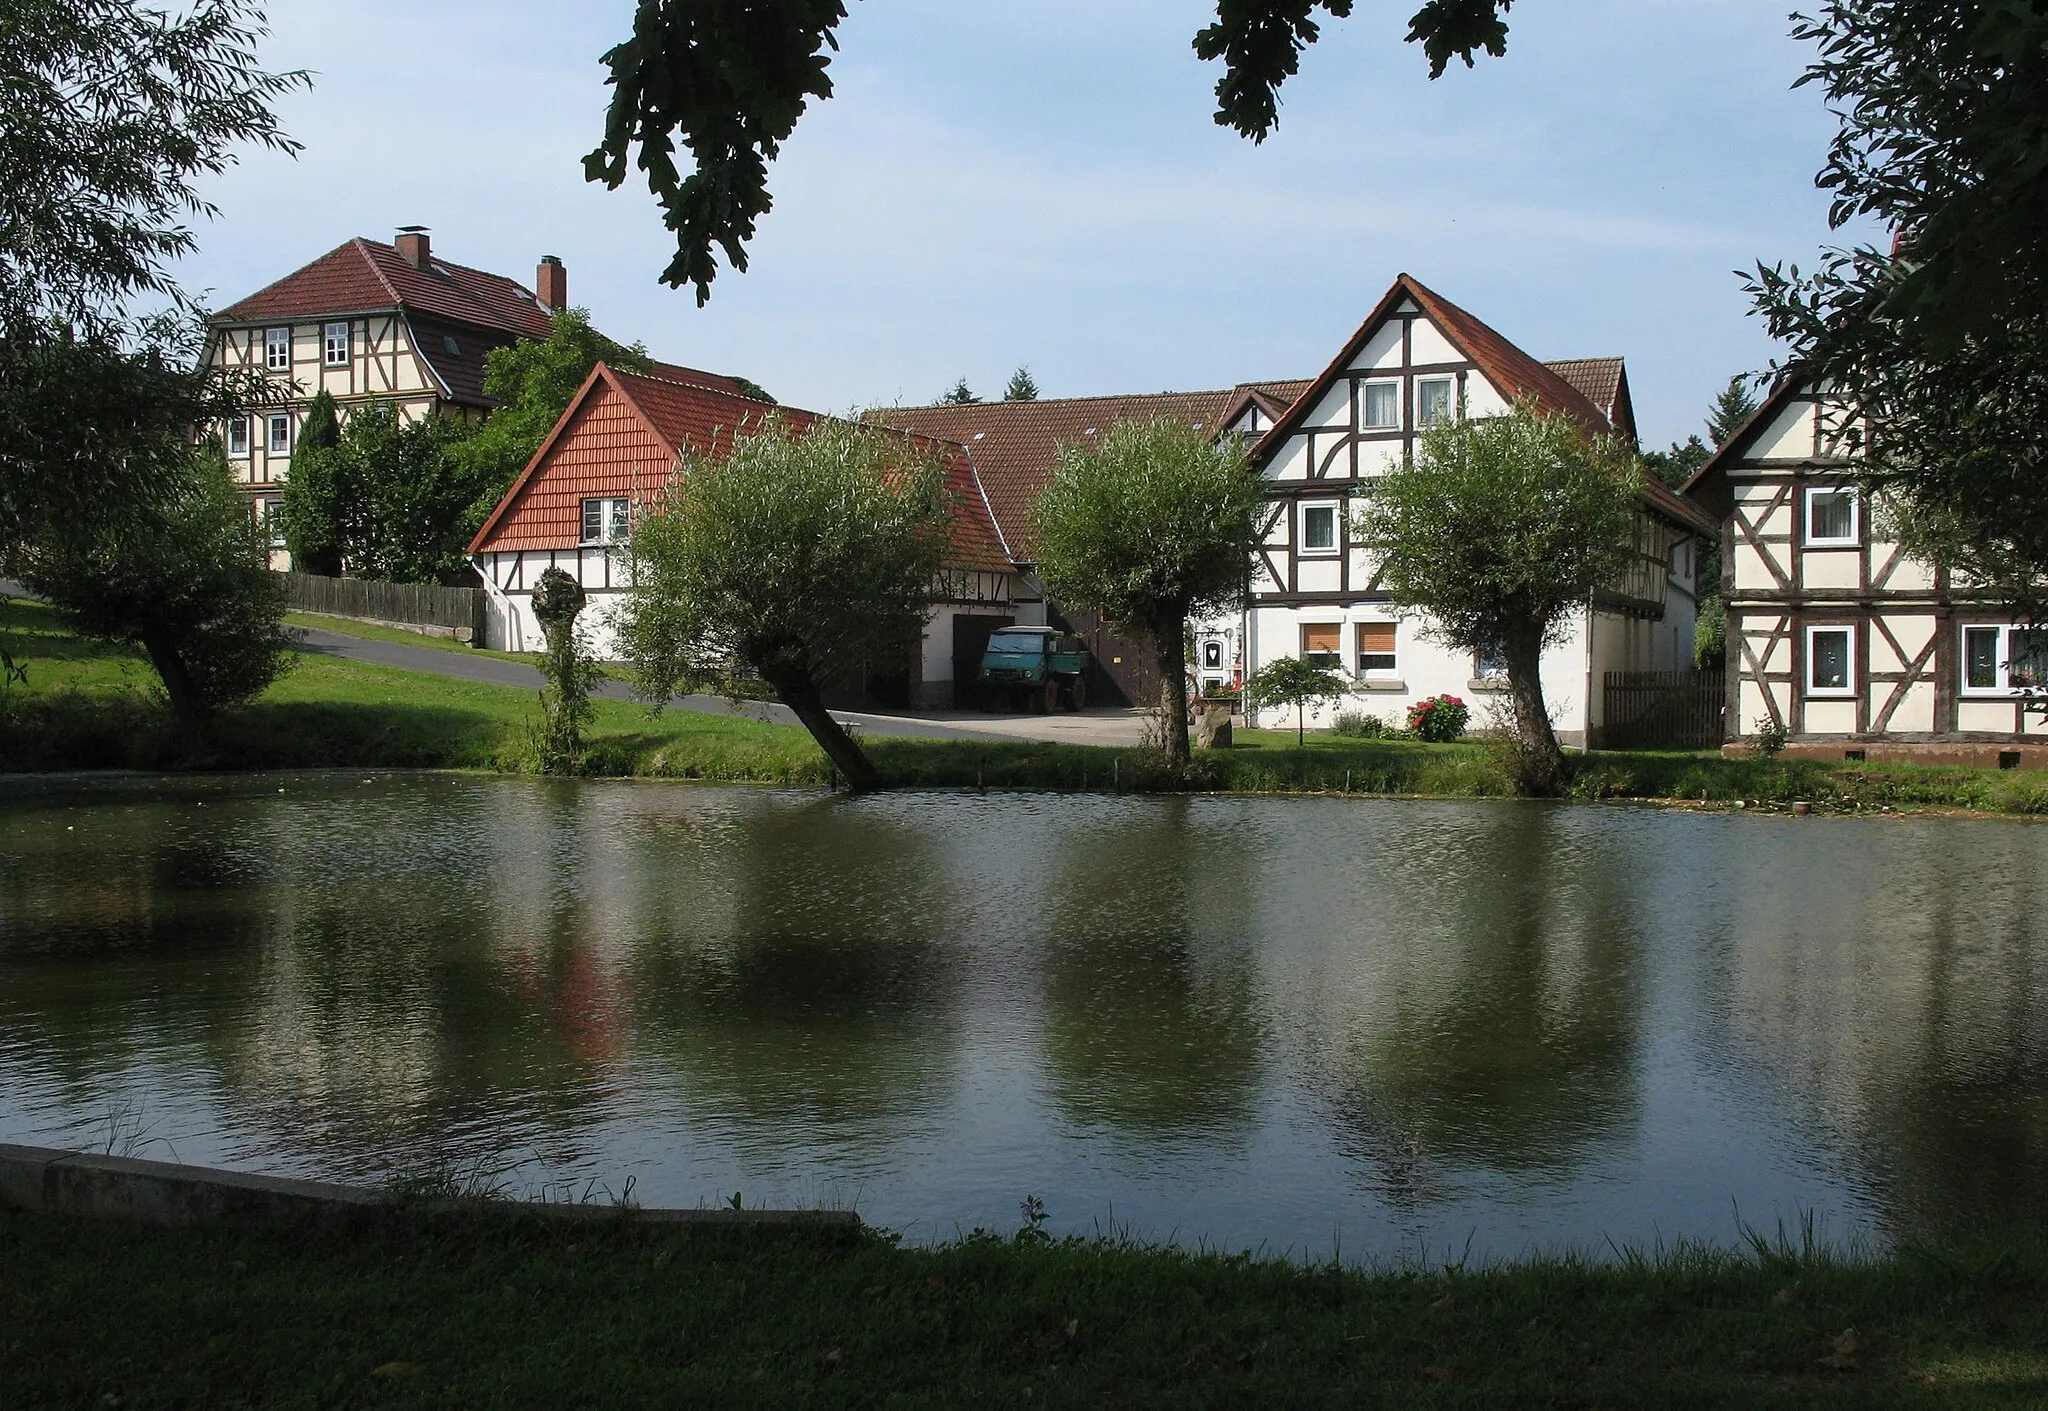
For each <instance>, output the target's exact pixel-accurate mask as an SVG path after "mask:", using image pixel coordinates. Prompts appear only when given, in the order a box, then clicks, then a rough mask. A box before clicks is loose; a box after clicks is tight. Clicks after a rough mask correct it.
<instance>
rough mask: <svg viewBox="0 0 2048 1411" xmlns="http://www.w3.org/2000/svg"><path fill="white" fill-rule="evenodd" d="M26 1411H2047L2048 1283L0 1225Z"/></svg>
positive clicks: (5, 1373) (415, 1223) (1651, 1265)
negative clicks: (842, 1410)
mask: <svg viewBox="0 0 2048 1411" xmlns="http://www.w3.org/2000/svg"><path fill="white" fill-rule="evenodd" d="M0 1270H4V1271H5V1277H4V1278H0V1404H4V1405H7V1406H19V1407H23V1408H28V1407H60V1406H61V1407H80V1408H94V1407H113V1408H123V1411H144V1409H145V1408H155V1407H208V1408H230V1407H255V1406H304V1407H315V1406H410V1407H463V1408H483V1407H536V1408H548V1411H554V1408H559V1407H572V1406H593V1407H595V1406H606V1407H609V1406H719V1407H727V1406H731V1407H771V1406H805V1407H840V1406H845V1407H869V1406H874V1407H880V1406H891V1407H896V1406H900V1407H925V1406H929V1407H956V1406H969V1405H988V1406H1006V1407H1007V1406H1020V1407H1022V1406H1054V1407H1065V1406H1072V1407H1150V1406H1170V1407H1227V1408H1232V1411H1240V1409H1241V1408H1249V1407H1260V1408H1263V1407H1293V1406H1312V1407H1336V1406H1346V1407H1348V1406H1375V1407H1378V1406H1391V1407H1409V1406H1415V1407H1487V1408H1495V1407H1524V1406H1555V1407H1658V1408H1685V1407H1745V1408H1748V1407H1759V1408H1775V1407H1822V1406H1827V1407H1832V1406H1844V1407H1847V1406H1856V1407H2023V1406H2024V1407H2038V1406H2041V1405H2043V1404H2044V1402H2048V1258H2044V1256H2043V1253H2042V1252H2041V1251H2040V1250H2038V1249H2034V1248H2013V1247H2000V1246H1998V1245H1995V1244H1992V1243H1984V1244H1972V1245H1964V1246H1961V1247H1957V1248H1952V1249H1949V1250H1946V1251H1944V1252H1939V1253H1935V1252H1919V1253H1906V1254H1900V1255H1895V1256H1891V1257H1888V1258H1885V1259H1882V1260H1877V1261H1871V1262H1862V1263H1858V1262H1842V1261H1838V1260H1835V1259H1832V1258H1829V1257H1826V1256H1817V1255H1813V1254H1808V1253H1800V1252H1794V1251H1790V1250H1787V1251H1782V1252H1777V1253H1772V1252H1768V1251H1766V1252H1763V1253H1757V1252H1751V1253H1748V1254H1745V1255H1741V1256H1737V1255H1732V1254H1709V1253H1704V1252H1698V1251H1687V1252H1681V1253H1679V1254H1677V1255H1674V1256H1667V1257H1662V1258H1655V1259H1644V1258H1637V1259H1622V1260H1620V1261H1618V1262H1611V1263H1608V1264H1605V1265H1595V1264H1591V1263H1588V1262H1585V1261H1582V1260H1572V1259H1541V1258H1538V1259H1532V1260H1528V1261H1523V1262H1518V1263H1516V1264H1513V1265H1507V1266H1502V1267H1499V1268H1494V1269H1459V1268H1448V1269H1447V1268H1446V1267H1444V1266H1443V1265H1441V1264H1430V1265H1427V1266H1423V1267H1417V1268H1412V1269H1406V1270H1400V1271H1379V1272H1373V1271H1359V1270H1346V1269H1341V1268H1336V1267H1330V1266H1310V1267H1305V1266H1302V1265H1298V1264H1292V1263H1287V1262H1283V1261H1279V1260H1272V1259H1265V1260H1260V1259H1252V1258H1248V1257H1238V1258H1228V1257H1219V1256H1213V1255H1209V1256H1202V1255H1192V1254H1188V1253H1185V1252H1177V1251H1172V1250H1161V1249H1148V1248H1143V1247H1138V1246H1132V1245H1126V1244H1116V1243H1105V1242H1086V1243H1082V1242H1074V1243H1066V1244H1057V1243H1055V1244H1043V1243H1036V1242H1030V1241H1024V1242H1019V1241H1018V1240H1015V1239H1012V1238H999V1237H994V1236H977V1237H970V1238H968V1239H965V1240H962V1241H959V1242H956V1243H954V1244H951V1245H948V1246H945V1247H941V1248H935V1249H916V1248H904V1247H902V1246H900V1245H898V1244H897V1243H895V1242H894V1241H893V1240H892V1239H891V1238H889V1237H887V1236H882V1235H875V1234H859V1235H838V1236H831V1235H824V1234H820V1233H817V1232H786V1231H785V1232H760V1231H744V1230H739V1231H735V1230H689V1229H682V1228H677V1227H672V1226H671V1227H666V1228H664V1227H658V1226H648V1225H632V1224H627V1223H623V1222H618V1221H612V1220H602V1221H598V1222H595V1223H583V1222H578V1223H575V1224H561V1223H549V1222H545V1221H542V1220H540V1219H537V1218H534V1217H532V1216H530V1215H524V1214H521V1213H518V1212H505V1213H499V1214H495V1215H493V1214H473V1215H461V1214H457V1215H443V1216H428V1215H424V1214H410V1213H407V1212H404V1211H392V1212H382V1213H377V1214H372V1215H366V1216H365V1215H358V1216H354V1217H336V1218H335V1219H334V1220H333V1221H332V1222H324V1223H315V1224H305V1225H282V1226H260V1225H259V1226H243V1227H232V1228H230V1227H218V1226H201V1227H186V1228H170V1229H154V1228H145V1227H137V1226H131V1225H127V1224H124V1223H120V1222H116V1221H107V1220H98V1221H95V1220H90V1219H79V1218H70V1217H58V1216H48V1215H29V1214H24V1213H20V1212H14V1213H9V1212H4V1211H0Z"/></svg>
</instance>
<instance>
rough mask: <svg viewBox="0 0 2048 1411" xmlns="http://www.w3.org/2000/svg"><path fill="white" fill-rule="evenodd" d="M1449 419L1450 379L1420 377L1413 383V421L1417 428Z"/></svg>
mask: <svg viewBox="0 0 2048 1411" xmlns="http://www.w3.org/2000/svg"><path fill="white" fill-rule="evenodd" d="M1450 417H1451V379H1450V378H1448V377H1422V378H1417V379H1416V382H1415V421H1416V424H1417V425H1419V426H1434V425H1436V423H1438V422H1440V421H1448V420H1450Z"/></svg>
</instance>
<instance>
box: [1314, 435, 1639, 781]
mask: <svg viewBox="0 0 2048 1411" xmlns="http://www.w3.org/2000/svg"><path fill="white" fill-rule="evenodd" d="M1642 476H1643V471H1642V466H1641V463H1640V462H1639V461H1638V460H1637V459H1636V456H1635V453H1634V452H1633V451H1632V450H1631V449H1629V447H1628V446H1627V445H1626V444H1624V443H1623V442H1622V441H1621V440H1620V439H1619V438H1616V437H1611V436H1600V437H1592V436H1588V435H1587V434H1586V429H1585V428H1584V427H1583V426H1582V425H1580V424H1579V423H1578V422H1576V421H1574V420H1572V419H1571V418H1570V417H1566V416H1561V415H1557V414H1554V413H1546V412H1539V411H1537V410H1536V408H1535V407H1534V405H1533V404H1531V403H1529V402H1526V401H1524V402H1520V403H1517V404H1516V406H1515V407H1514V409H1513V410H1512V411H1510V412H1509V413H1508V414H1507V415H1505V416H1496V417H1485V418H1477V419H1472V420H1466V419H1464V418H1452V419H1450V420H1447V421H1440V422H1437V423H1436V424H1435V425H1433V426H1430V427H1427V428H1425V429H1424V431H1423V433H1422V437H1421V440H1420V442H1419V444H1418V445H1417V448H1416V454H1415V457H1414V459H1413V460H1412V461H1410V462H1408V463H1407V464H1405V465H1400V466H1397V467H1395V468H1394V469H1393V470H1390V471H1388V472H1387V473H1386V474H1385V475H1382V476H1381V477H1379V479H1377V480H1375V481H1374V482H1373V483H1372V486H1371V488H1370V490H1369V491H1368V492H1367V493H1366V494H1365V495H1364V496H1363V497H1362V498H1361V500H1360V502H1359V508H1358V510H1357V512H1356V513H1355V516H1354V523H1353V527H1352V533H1353V536H1354V539H1355V541H1356V542H1357V543H1358V544H1359V545H1360V547H1362V548H1363V549H1364V550H1365V551H1366V552H1367V553H1368V554H1371V555H1373V556H1374V557H1376V558H1377V559H1378V560H1379V562H1380V564H1381V577H1380V583H1381V586H1382V587H1384V588H1385V589H1386V591H1387V592H1388V593H1389V594H1390V595H1391V596H1392V597H1393V599H1394V601H1395V602H1396V603H1398V604H1400V605H1401V606H1402V607H1410V608H1421V609H1423V610H1424V611H1426V612H1427V613H1428V614H1429V615H1430V617H1431V618H1432V619H1433V621H1431V622H1430V623H1429V624H1428V625H1427V626H1425V627H1424V629H1423V630H1424V632H1426V633H1427V634H1428V635H1430V636H1433V637H1435V638H1436V639H1437V640H1439V641H1441V642H1443V643H1445V644H1446V645H1448V646H1450V647H1453V648H1456V649H1459V650H1463V651H1469V652H1473V653H1479V654H1488V655H1490V654H1492V653H1494V652H1498V653H1499V654H1500V657H1501V659H1502V660H1504V661H1505V662H1506V663H1507V673H1508V696H1509V700H1510V702H1511V703H1512V705H1513V708H1514V723H1515V731H1516V734H1517V735H1518V736H1519V739H1520V746H1521V748H1520V751H1519V760H1518V765H1517V774H1518V777H1517V779H1516V781H1515V784H1516V787H1517V788H1518V789H1519V790H1520V791H1521V792H1523V793H1526V794H1534V795H1539V796H1545V795H1552V794H1556V793H1558V792H1560V791H1561V790H1562V788H1563V786H1564V773H1565V770H1564V752H1563V751H1562V750H1561V749H1559V748H1558V744H1557V732H1556V731H1555V730H1554V729H1552V728H1551V724H1550V711H1549V708H1548V707H1547V706H1546V705H1545V703H1544V700H1543V676H1542V665H1543V649H1544V648H1545V647H1546V646H1549V645H1551V644H1553V643H1554V642H1556V641H1557V640H1558V639H1559V638H1561V637H1563V636H1564V635H1565V634H1566V633H1568V632H1569V631H1570V630H1571V628H1572V626H1573V624H1574V622H1575V621H1576V620H1577V616H1578V614H1579V613H1581V612H1583V611H1584V610H1585V608H1586V604H1587V601H1588V599H1589V598H1590V597H1591V595H1592V593H1593V591H1594V590H1595V589H1596V588H1601V587H1604V586H1606V585H1607V584H1609V583H1611V582H1613V581H1614V580H1615V579H1616V578H1618V577H1619V576H1620V574H1621V572H1622V570H1623V569H1624V568H1625V567H1626V566H1627V563H1628V560H1629V555H1630V554H1631V553H1632V552H1633V550H1632V548H1631V538H1630V530H1631V528H1632V527H1633V523H1634V518H1635V514H1636V505H1637V500H1638V497H1639V496H1640V495H1641V493H1642Z"/></svg>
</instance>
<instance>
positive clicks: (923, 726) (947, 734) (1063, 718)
mask: <svg viewBox="0 0 2048 1411" xmlns="http://www.w3.org/2000/svg"><path fill="white" fill-rule="evenodd" d="M300 630H301V631H302V632H304V633H305V638H304V640H303V641H301V642H300V644H299V650H300V651H302V652H306V653H308V654H311V655H314V656H331V657H340V658H343V659H344V660H347V661H359V662H364V663H366V664H368V665H372V666H394V667H399V668H401V669H403V670H406V671H424V672H427V673H429V674H431V675H435V676H448V677H452V678H454V679H456V680H458V681H482V682H487V683H489V684H491V685H494V686H516V687H519V688H520V689H522V690H527V691H538V690H539V689H540V687H541V675H540V673H539V672H538V671H536V670H534V668H532V667H530V666H525V665H522V664H521V663H519V662H513V661H505V660H503V659H502V658H499V657H494V656H487V655H485V654H484V653H482V652H469V651H460V652H457V651H448V650H446V649H444V648H439V647H413V646H407V645H406V644H405V643H402V642H385V641H378V640H373V639H371V638H368V637H351V636H349V635H348V634H347V633H344V632H330V631H328V630H327V629H325V628H321V627H305V628H301V629H300ZM596 694H597V695H599V696H602V697H604V698H605V699H607V700H614V701H630V700H632V699H633V698H634V697H633V693H632V692H631V691H630V690H629V689H628V688H627V686H626V683H625V682H623V681H606V682H605V683H604V684H603V685H602V686H600V687H598V689H597V692H596ZM669 706H670V708H671V709H675V710H694V711H700V712H702V713H704V714H706V715H737V716H741V717H743V718H745V719H748V720H762V721H770V722H773V723H775V724H778V725H795V724H797V718H796V715H795V714H794V713H793V712H792V711H791V710H790V709H789V708H788V707H787V706H781V705H775V704H772V703H770V702H766V701H739V702H737V703H736V702H733V701H729V700H727V699H726V698H725V697H723V696H677V697H675V698H674V699H672V700H670V701H669ZM832 714H833V717H834V718H835V719H837V720H838V721H839V722H840V723H841V724H842V725H852V726H854V727H855V728H856V730H857V732H858V733H860V734H864V735H896V736H907V737H913V738H922V739H927V740H975V739H1005V740H1042V741H1052V742H1059V743H1067V744H1077V745H1134V744H1136V743H1138V740H1139V738H1140V736H1141V735H1142V733H1143V722H1142V720H1141V718H1140V716H1139V714H1138V712H1136V711H1132V710H1122V709H1103V710H1086V711H1080V712H1073V713H1063V714H1056V715H1020V716H1001V715H981V714H979V713H976V712H972V711H946V712H938V713H934V714H933V715H932V716H930V717H922V718H921V717H918V716H904V715H880V714H876V713H873V712H870V711H840V710H835V711H833V712H832Z"/></svg>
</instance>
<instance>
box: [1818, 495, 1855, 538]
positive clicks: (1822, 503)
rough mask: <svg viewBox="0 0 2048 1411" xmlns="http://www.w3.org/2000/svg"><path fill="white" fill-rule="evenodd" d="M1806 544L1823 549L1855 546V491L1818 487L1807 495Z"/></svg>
mask: <svg viewBox="0 0 2048 1411" xmlns="http://www.w3.org/2000/svg"><path fill="white" fill-rule="evenodd" d="M1806 542H1807V543H1808V544H1811V545H1815V546H1817V547H1821V548H1827V547H1849V548H1853V547H1854V546H1855V544H1856V492H1855V490H1853V489H1851V488H1849V487H1848V486H1844V485H1816V486H1814V487H1812V488H1811V489H1809V490H1808V491H1807V492H1806Z"/></svg>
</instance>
